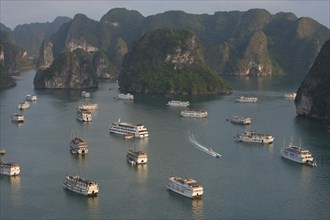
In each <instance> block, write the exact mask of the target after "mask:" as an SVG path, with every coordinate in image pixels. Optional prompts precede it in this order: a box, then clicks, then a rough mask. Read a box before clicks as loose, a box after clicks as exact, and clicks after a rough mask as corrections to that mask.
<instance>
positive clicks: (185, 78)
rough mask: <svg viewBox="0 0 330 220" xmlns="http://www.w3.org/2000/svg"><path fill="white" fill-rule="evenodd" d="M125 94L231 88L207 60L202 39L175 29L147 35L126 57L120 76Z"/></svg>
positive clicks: (175, 93)
mask: <svg viewBox="0 0 330 220" xmlns="http://www.w3.org/2000/svg"><path fill="white" fill-rule="evenodd" d="M118 81H119V86H120V89H121V90H122V91H124V92H135V93H151V94H171V95H178V94H180V95H188V94H190V95H191V94H219V93H230V92H231V89H230V87H229V86H228V85H227V84H226V83H225V82H224V81H223V80H222V79H221V77H220V76H219V75H218V74H217V73H216V72H215V71H214V70H212V69H210V68H209V67H208V66H207V65H206V64H205V61H204V55H203V49H202V47H201V44H200V41H199V39H198V37H197V36H196V35H195V34H194V33H193V32H191V31H186V30H179V29H174V28H164V29H157V30H154V31H152V32H147V33H146V34H145V35H144V36H143V37H142V38H141V39H140V40H139V41H138V42H137V43H136V44H134V46H133V48H132V50H131V51H130V52H129V53H128V54H127V55H126V56H125V58H124V62H123V69H122V71H121V73H120V75H119V79H118Z"/></svg>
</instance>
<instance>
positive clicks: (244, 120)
mask: <svg viewBox="0 0 330 220" xmlns="http://www.w3.org/2000/svg"><path fill="white" fill-rule="evenodd" d="M227 121H229V122H231V123H234V124H240V125H249V124H251V118H250V117H246V116H237V115H234V116H232V117H231V118H230V119H227Z"/></svg>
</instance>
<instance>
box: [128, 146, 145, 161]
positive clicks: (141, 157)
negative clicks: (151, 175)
mask: <svg viewBox="0 0 330 220" xmlns="http://www.w3.org/2000/svg"><path fill="white" fill-rule="evenodd" d="M126 158H127V161H128V163H130V164H132V165H138V164H146V163H147V162H148V155H147V153H145V152H142V151H133V150H132V149H131V148H130V149H129V150H128V152H127V155H126Z"/></svg>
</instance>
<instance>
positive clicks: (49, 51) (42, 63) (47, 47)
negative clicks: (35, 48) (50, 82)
mask: <svg viewBox="0 0 330 220" xmlns="http://www.w3.org/2000/svg"><path fill="white" fill-rule="evenodd" d="M53 61H54V55H53V43H52V42H51V41H49V40H44V41H43V42H42V45H41V47H40V50H39V57H38V60H37V64H36V65H37V69H45V68H48V67H50V65H51V64H52V63H53Z"/></svg>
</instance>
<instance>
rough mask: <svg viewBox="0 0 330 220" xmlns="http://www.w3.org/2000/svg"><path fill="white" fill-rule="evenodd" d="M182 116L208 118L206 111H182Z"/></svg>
mask: <svg viewBox="0 0 330 220" xmlns="http://www.w3.org/2000/svg"><path fill="white" fill-rule="evenodd" d="M180 115H181V116H182V117H186V118H206V117H207V111H205V110H201V111H193V110H182V111H181V112H180Z"/></svg>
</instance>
